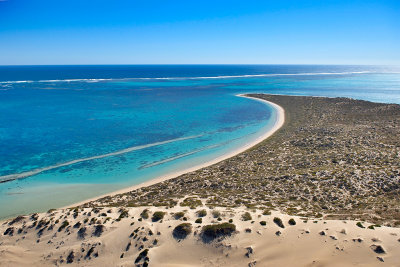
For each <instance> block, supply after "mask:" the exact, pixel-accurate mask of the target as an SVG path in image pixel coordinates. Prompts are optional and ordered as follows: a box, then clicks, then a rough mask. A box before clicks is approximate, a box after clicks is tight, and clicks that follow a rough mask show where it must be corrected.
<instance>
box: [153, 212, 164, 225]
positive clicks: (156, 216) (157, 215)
mask: <svg viewBox="0 0 400 267" xmlns="http://www.w3.org/2000/svg"><path fill="white" fill-rule="evenodd" d="M164 215H165V212H162V211H156V212H154V213H153V216H152V217H151V220H152V221H153V222H158V221H160V220H162V219H163V218H164Z"/></svg>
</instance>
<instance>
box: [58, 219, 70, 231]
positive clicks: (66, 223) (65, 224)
mask: <svg viewBox="0 0 400 267" xmlns="http://www.w3.org/2000/svg"><path fill="white" fill-rule="evenodd" d="M68 225H69V222H68V221H63V223H62V224H61V226H60V227H59V228H58V231H59V232H61V231H62V230H64V228H65V227H67V226H68Z"/></svg>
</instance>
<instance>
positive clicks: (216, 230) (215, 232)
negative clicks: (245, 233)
mask: <svg viewBox="0 0 400 267" xmlns="http://www.w3.org/2000/svg"><path fill="white" fill-rule="evenodd" d="M235 231H236V225H234V224H232V223H221V224H211V225H206V226H203V228H202V230H201V236H202V237H203V240H205V241H208V240H210V241H211V240H214V239H216V238H218V237H226V236H230V235H232V234H233V233H234V232H235Z"/></svg>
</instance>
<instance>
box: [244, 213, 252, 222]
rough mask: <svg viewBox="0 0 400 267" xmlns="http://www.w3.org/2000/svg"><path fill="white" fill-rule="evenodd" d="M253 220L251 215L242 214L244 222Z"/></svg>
mask: <svg viewBox="0 0 400 267" xmlns="http://www.w3.org/2000/svg"><path fill="white" fill-rule="evenodd" d="M251 219H253V218H252V217H251V214H250V213H249V212H245V213H243V214H242V220H243V221H250V220H251Z"/></svg>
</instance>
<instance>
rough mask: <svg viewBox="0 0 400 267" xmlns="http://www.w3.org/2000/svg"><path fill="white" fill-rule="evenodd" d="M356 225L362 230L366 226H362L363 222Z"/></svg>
mask: <svg viewBox="0 0 400 267" xmlns="http://www.w3.org/2000/svg"><path fill="white" fill-rule="evenodd" d="M356 225H357V226H358V227H360V228H365V227H364V225H362V223H361V222H358V223H357V224H356Z"/></svg>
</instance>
